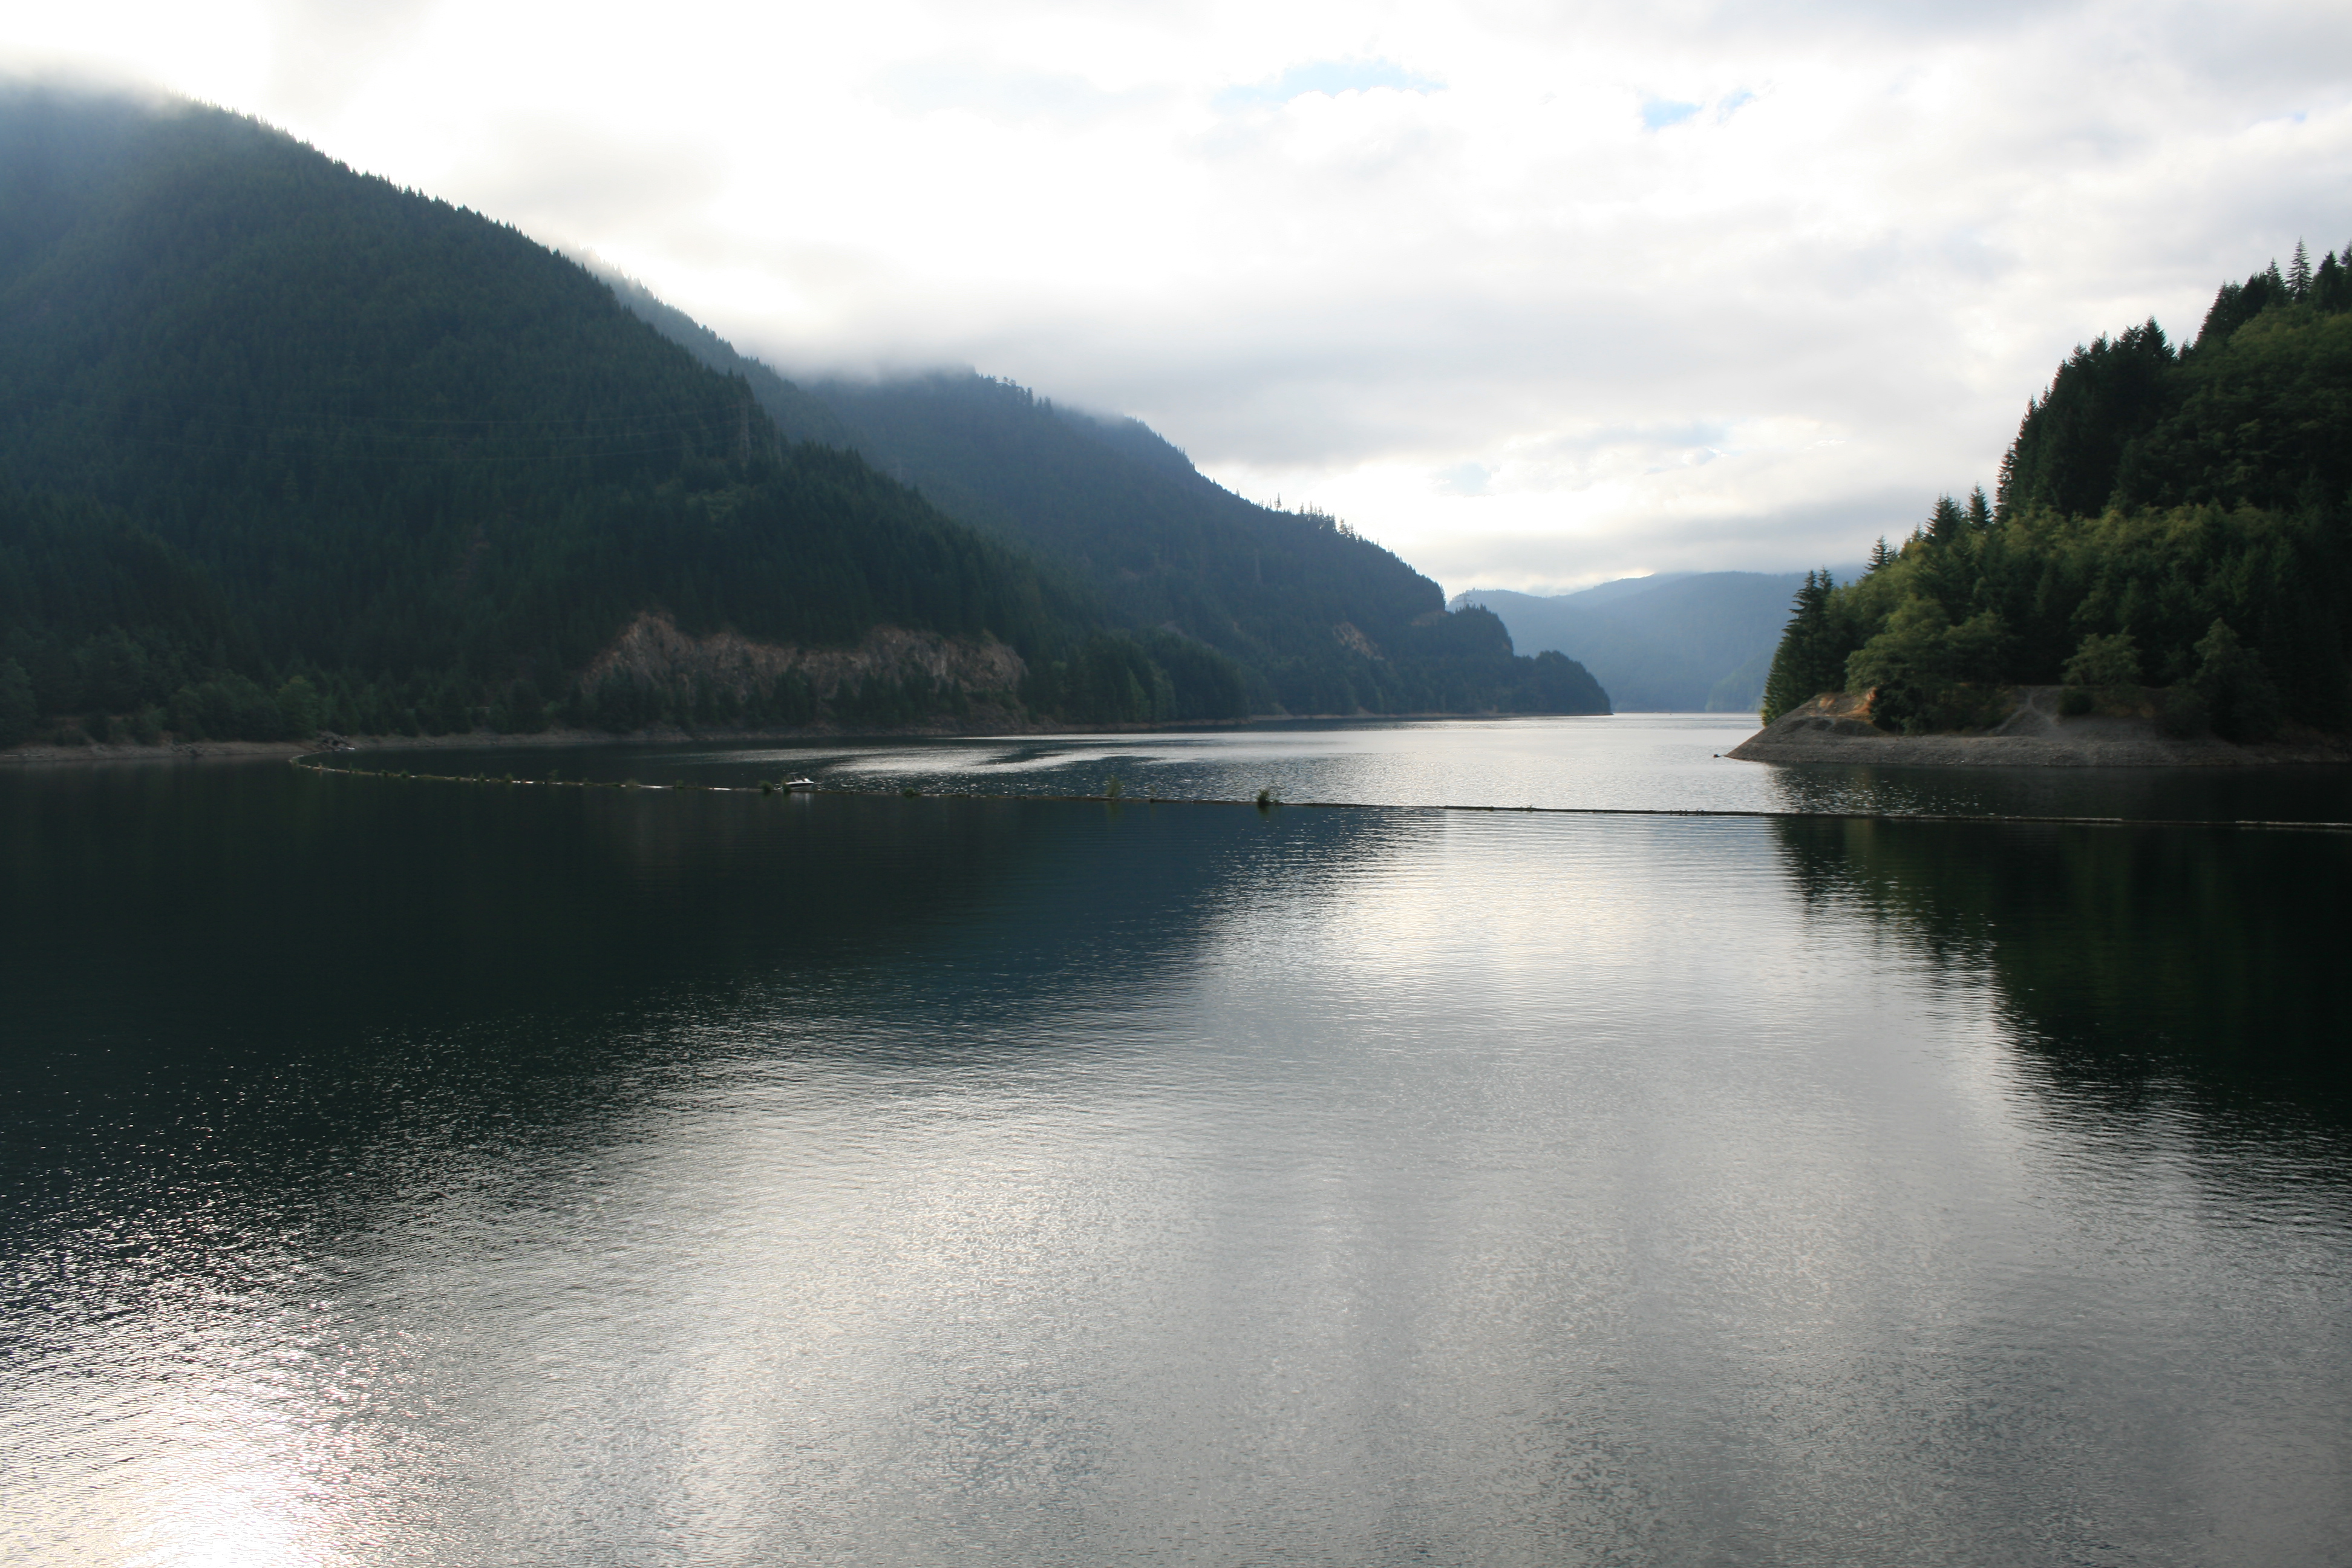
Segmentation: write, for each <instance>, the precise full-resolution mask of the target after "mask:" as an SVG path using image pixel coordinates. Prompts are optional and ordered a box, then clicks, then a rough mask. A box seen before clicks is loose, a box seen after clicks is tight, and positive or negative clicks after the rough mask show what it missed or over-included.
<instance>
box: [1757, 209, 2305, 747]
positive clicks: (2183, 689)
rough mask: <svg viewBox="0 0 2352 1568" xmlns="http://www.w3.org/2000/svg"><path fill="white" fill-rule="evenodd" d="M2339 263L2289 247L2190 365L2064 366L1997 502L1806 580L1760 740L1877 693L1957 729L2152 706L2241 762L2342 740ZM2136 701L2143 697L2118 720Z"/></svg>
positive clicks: (2005, 463) (2153, 340) (2221, 300)
mask: <svg viewBox="0 0 2352 1568" xmlns="http://www.w3.org/2000/svg"><path fill="white" fill-rule="evenodd" d="M2347 531H2352V263H2347V258H2344V257H2339V256H2337V255H2336V254H2335V253H2333V252H2331V253H2329V254H2328V255H2326V256H2325V257H2323V258H2321V260H2320V262H2319V263H2318V265H2317V266H2313V265H2311V263H2310V261H2309V259H2308V258H2307V256H2306V253H2305V250H2304V248H2303V247H2301V246H2300V245H2298V246H2297V247H2295V255H2294V262H2293V264H2292V265H2291V266H2290V267H2289V268H2286V269H2285V270H2284V271H2282V270H2281V269H2280V268H2278V267H2277V266H2276V265H2275V264H2273V266H2271V267H2270V268H2268V269H2267V270H2265V271H2263V272H2258V273H2256V274H2255V275H2254V276H2252V278H2249V279H2246V281H2245V282H2243V283H2242V284H2241V283H2231V284H2226V285H2224V286H2223V287H2222V289H2221V292H2220V293H2219V295H2218V296H2216V298H2215V299H2214V301H2213V305H2212V308H2211V310H2209V311H2208V312H2207V313H2206V317H2205V321H2204V323H2203V325H2202V327H2201V329H2200V331H2199V332H2198V334H2197V337H2196V339H2195V341H2194V342H2190V343H2189V344H2188V345H2187V346H2186V347H2181V348H2176V347H2175V346H2174V345H2173V344H2172V343H2171V342H2168V340H2167V339H2166V337H2165V334H2164V331H2163V330H2162V329H2161V328H2159V327H2158V325H2157V324H2156V323H2155V322H2154V321H2147V322H2146V323H2144V324H2142V325H2140V326H2137V327H2133V328H2131V329H2129V330H2127V331H2125V332H2123V333H2121V334H2120V335H2119V336H2117V337H2116V338H2113V339H2108V338H2101V339H2099V340H2098V341H2097V342H2094V343H2092V344H2090V345H2088V346H2087V347H2084V348H2078V349H2076V350H2075V351H2074V353H2073V354H2072V355H2070V356H2069V357H2068V358H2067V360H2066V362H2065V363H2063V364H2062V365H2060V366H2059V368H2058V374H2057V375H2056V377H2055V378H2054V379H2053V381H2052V382H2051V384H2050V387H2049V389H2048V390H2047V391H2046V392H2045V393H2044V394H2043V395H2042V396H2040V397H2038V398H2036V399H2034V400H2032V402H2030V403H2029V404H2028V405H2027V406H2026V411H2025V417H2024V420H2023V422H2022V423H2021V425H2020V426H2019V428H2018V433H2017V438H2016V440H2015V442H2014V443H2013V444H2012V445H2011V447H2010V449H2009V453H2008V455H2007V456H2006V457H2005V458H2003V459H2002V462H2001V472H2000V485H1999V489H1998V491H1997V493H1996V495H1995V496H1993V497H1990V498H1988V497H1987V496H1986V495H1985V494H1984V492H1983V491H1982V490H1981V489H1979V490H1978V491H1977V492H1976V493H1974V494H1972V495H1971V496H1969V499H1968V500H1967V501H1966V502H1960V501H1957V500H1953V499H1952V498H1950V497H1945V498H1943V499H1941V500H1938V501H1937V503H1936V505H1935V507H1934V509H1933V510H1932V512H1931V513H1930V515H1929V516H1928V518H1927V521H1925V523H1924V524H1923V525H1921V526H1920V527H1918V528H1917V529H1916V530H1914V531H1913V532H1912V533H1911V534H1910V536H1909V537H1908V538H1907V539H1906V540H1905V541H1904V542H1902V544H1901V545H1900V546H1899V547H1895V548H1890V547H1889V546H1888V545H1887V544H1886V542H1885V541H1884V540H1882V541H1880V542H1879V545H1878V548H1877V549H1876V550H1875V551H1874V552H1873V556H1872V559H1871V563H1870V565H1869V567H1868V569H1867V570H1866V571H1864V573H1863V574H1861V575H1860V576H1859V577H1857V578H1855V579H1854V580H1853V581H1851V582H1847V583H1843V584H1841V583H1838V582H1835V581H1834V580H1833V579H1832V576H1831V574H1828V573H1826V572H1822V573H1818V574H1811V575H1809V577H1808V579H1807V581H1806V584H1805V585H1804V586H1803V587H1802V588H1801V589H1800V590H1799V591H1798V594H1797V596H1796V606H1795V615H1794V616H1793V617H1792V618H1791V619H1790V623H1789V626H1788V628H1787V630H1786V632H1785V633H1784V634H1783V636H1782V637H1781V641H1780V648H1779V650H1778V652H1777V654H1776V655H1775V657H1774V660H1773V666H1772V671H1771V675H1770V677H1769V681H1768V683H1767V686H1766V691H1765V704H1764V718H1765V721H1766V722H1768V723H1769V722H1770V721H1772V720H1773V719H1775V718H1777V717H1779V716H1780V714H1781V713H1784V712H1787V711H1788V710H1790V709H1791V708H1794V707H1796V706H1797V705H1798V704H1800V703H1801V702H1803V701H1805V700H1808V699H1809V698H1811V697H1812V696H1814V695H1815V694H1816V693H1819V692H1823V691H1874V693H1875V696H1874V699H1873V702H1872V715H1873V717H1874V719H1875V721H1877V722H1878V723H1880V724H1881V725H1882V726H1885V727H1887V728H1895V729H1903V730H1906V731H1923V730H1937V729H1953V728H1965V727H1968V726H1969V725H1970V724H1972V723H1975V722H1979V721H1982V720H1983V719H1985V718H1987V717H1989V716H1990V714H1991V713H1992V712H1993V711H1994V710H1996V709H1997V708H1998V706H1999V702H1998V688H2000V686H2002V685H2003V684H2057V683H2064V684H2066V685H2067V686H2068V687H2070V688H2071V690H2070V692H2069V700H2070V702H2074V703H2076V704H2077V705H2078V706H2077V710H2087V708H2088V707H2089V706H2091V705H2093V704H2095V703H2096V702H2098V701H2100V700H2103V699H2102V697H2101V694H2102V693H2110V694H2112V693H2117V692H2119V691H2125V690H2129V689H2146V688H2159V689H2161V691H2160V693H2158V695H2157V696H2156V698H2155V699H2154V700H2155V702H2156V705H2157V709H2158V712H2159V714H2160V716H2161V717H2162V718H2164V720H2165V721H2166V722H2167V723H2168V725H2171V726H2173V727H2175V728H2177V729H2179V730H2181V731H2195V730H2200V729H2202V728H2205V727H2207V726H2209V725H2210V728H2211V729H2212V730H2213V731H2216V732H2218V733H2221V734H2222V735H2224V736H2226V737H2229V738H2231V739H2235V740H2260V739H2264V738H2267V737H2269V736H2270V735H2272V734H2273V733H2275V732H2276V731H2278V729H2279V728H2280V727H2281V725H2283V724H2285V723H2289V722H2300V723H2303V724H2306V725H2310V726H2314V727H2316V728H2319V729H2323V730H2336V731H2340V730H2342V729H2344V728H2345V727H2346V726H2347V723H2352V663H2347V657H2346V646H2345V625H2344V612H2345V606H2346V605H2347V589H2352V538H2348V537H2347ZM2146 699H2147V692H2146V691H2145V690H2141V691H2139V692H2137V694H2136V695H2135V696H2134V697H2133V698H2132V699H2131V700H2146Z"/></svg>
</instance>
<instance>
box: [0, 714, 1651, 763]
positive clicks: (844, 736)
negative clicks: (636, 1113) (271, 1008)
mask: <svg viewBox="0 0 2352 1568" xmlns="http://www.w3.org/2000/svg"><path fill="white" fill-rule="evenodd" d="M1610 717H1612V715H1610V714H1606V713H1284V714H1265V713H1261V714H1255V715H1253V716H1251V717H1249V718H1246V719H1194V720H1185V721H1170V722H1167V723H1142V724H1059V723H1051V722H1047V723H1035V722H1032V723H1026V724H1018V725H1013V724H997V725H980V726H951V725H944V724H941V725H922V724H907V725H897V726H893V727H891V728H887V729H874V730H866V729H856V728H838V727H835V726H833V725H829V724H817V725H803V726H797V727H793V728H790V729H764V730H694V731H688V730H680V729H675V728H668V727H665V728H661V729H655V730H635V731H629V732H628V733H626V734H614V733H613V732H612V731H608V730H540V731H529V732H517V733H513V734H502V733H500V732H499V731H495V730H474V731H467V732H466V733H463V734H446V735H339V734H335V733H333V732H331V731H325V730H321V731H319V732H318V733H317V734H316V735H314V736H312V737H311V738H310V739H309V740H305V741H167V742H158V743H157V744H155V745H152V746H146V745H141V744H139V743H138V742H119V741H92V742H89V743H88V744H86V745H79V746H58V745H50V744H45V743H41V742H29V741H28V742H24V743H22V744H20V745H16V746H9V747H6V748H5V749H0V767H67V766H75V765H96V764H99V763H138V764H149V763H194V762H233V761H259V760H267V759H270V758H279V759H289V758H294V757H303V756H310V755H313V754H319V755H327V754H335V753H342V752H431V751H505V750H509V749H511V750H516V751H530V750H533V749H540V748H546V747H551V746H667V745H692V744H697V743H706V744H727V745H733V744H741V743H747V742H763V741H766V742H783V741H814V742H825V741H891V740H952V739H956V738H958V737H963V738H966V739H971V740H986V739H1023V738H1027V737H1030V736H1050V735H1154V734H1169V733H1180V732H1182V733H1189V732H1192V731H1228V730H1247V729H1253V728H1258V727H1265V728H1277V727H1280V726H1282V725H1286V724H1330V723H1353V722H1396V723H1402V722H1412V723H1427V722H1429V721H1432V720H1467V721H1491V720H1496V719H1606V718H1610Z"/></svg>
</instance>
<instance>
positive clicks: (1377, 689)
mask: <svg viewBox="0 0 2352 1568" xmlns="http://www.w3.org/2000/svg"><path fill="white" fill-rule="evenodd" d="M613 282H614V291H615V293H616V294H617V295H618V296H619V297H620V298H621V299H622V300H624V301H625V303H627V304H628V305H629V307H630V308H631V309H632V310H636V311H638V312H639V313H640V314H641V315H643V316H644V317H645V318H646V321H649V322H650V323H652V324H653V325H654V326H655V327H656V328H657V329H658V330H659V331H662V332H663V333H665V334H666V335H667V336H668V337H670V338H671V339H672V341H674V342H677V343H679V344H680V345H681V346H683V347H685V348H686V349H687V350H688V352H689V353H693V354H694V355H696V357H698V359H700V360H702V362H703V363H706V364H709V365H710V366H712V367H713V368H715V369H719V370H721V371H724V372H726V373H727V374H730V375H735V376H740V377H741V378H742V380H743V382H744V384H746V385H748V386H749V387H751V391H752V393H753V395H755V396H756V397H758V398H759V399H760V401H761V406H762V408H764V409H765V410H766V411H767V412H768V414H769V416H771V417H772V419H773V420H774V421H775V422H776V424H777V426H778V427H779V428H781V429H782V430H783V431H785V432H786V433H788V434H789V435H791V436H793V437H795V438H798V439H803V440H811V441H826V442H835V441H837V442H842V443H845V444H846V445H848V446H849V447H852V448H853V449H855V450H856V451H857V452H858V453H859V454H860V455H862V456H863V457H865V458H866V459H867V460H868V461H870V462H871V463H873V464H874V465H875V466H876V467H877V468H881V469H882V470H883V471H885V472H886V473H888V474H889V475H891V476H892V477H893V478H896V479H902V480H904V481H905V482H907V483H908V484H911V485H913V486H915V487H916V488H917V489H919V490H920V491H921V492H922V493H923V494H924V495H925V496H926V497H928V498H929V500H932V501H933V502H935V503H936V504H937V505H938V506H939V507H940V509H941V510H943V511H945V512H946V513H947V514H948V515H949V516H950V517H953V518H955V519H956V520H958V521H961V522H965V523H968V524H970V525H971V526H972V527H974V528H977V529H980V530H982V531H985V532H987V533H989V534H991V535H992V536H994V537H996V538H998V539H1002V540H1003V541H1005V542H1008V543H1012V544H1014V545H1017V546H1019V547H1020V548H1022V549H1023V550H1024V551H1025V552H1029V553H1031V554H1032V555H1034V557H1035V558H1036V559H1037V560H1039V561H1040V562H1042V563H1045V566H1046V567H1047V568H1048V569H1049V570H1051V571H1055V572H1059V573H1062V574H1066V577H1067V578H1068V579H1069V580H1070V581H1072V582H1074V583H1076V584H1081V585H1083V587H1084V588H1085V589H1086V590H1087V591H1090V592H1091V593H1093V594H1094V595H1098V596H1099V598H1100V600H1101V601H1102V602H1103V603H1104V604H1105V605H1108V606H1109V608H1110V611H1111V613H1112V615H1113V616H1114V618H1115V619H1116V620H1117V622H1118V624H1119V625H1120V626H1124V627H1127V628H1129V629H1130V630H1131V631H1133V632H1135V633H1136V634H1138V635H1140V636H1146V637H1158V638H1163V639H1164V638H1175V639H1180V640H1181V641H1183V642H1191V643H1194V644H1198V645H1200V646H1202V647H1205V648H1209V649H1213V650H1214V651H1215V652H1216V653H1218V654H1220V655H1222V656H1224V657H1226V658H1232V659H1234V661H1236V662H1237V663H1238V665H1239V666H1240V668H1241V669H1242V670H1243V672H1244V678H1245V679H1246V681H1247V698H1248V704H1249V707H1250V709H1251V710H1253V711H1259V712H1265V711H1276V710H1281V711H1288V712H1292V713H1351V712H1358V711H1363V712H1374V713H1383V712H1387V713H1398V712H1461V711H1468V710H1478V709H1500V710H1521V711H1526V710H1534V711H1546V712H1571V713H1573V712H1604V711H1606V710H1607V709H1608V706H1609V697H1608V695H1607V694H1606V693H1605V692H1604V691H1603V689H1601V685H1598V684H1596V683H1595V682H1594V681H1593V680H1592V679H1591V676H1590V675H1589V673H1587V672H1586V671H1585V670H1583V669H1581V668H1578V667H1576V666H1575V665H1574V663H1573V661H1572V659H1568V658H1559V657H1555V658H1538V659H1528V658H1517V659H1514V658H1513V657H1512V654H1513V647H1512V638H1511V635H1510V633H1509V632H1508V631H1507V629H1506V627H1505V626H1504V624H1503V623H1502V622H1501V621H1500V620H1498V619H1496V617H1495V616H1492V615H1490V614H1488V613H1486V611H1485V610H1484V609H1482V608H1480V607H1478V606H1475V605H1474V606H1469V607H1467V608H1465V609H1464V610H1461V611H1459V612H1454V613H1449V612H1448V610H1447V608H1446V605H1445V603H1444V594H1443V592H1442V591H1441V590H1440V589H1439V588H1438V586H1437V584H1435V583H1433V582H1432V581H1431V580H1430V579H1428V578H1427V577H1424V576H1423V575H1422V574H1420V573H1418V572H1416V571H1414V570H1413V569H1412V567H1411V566H1409V565H1407V564H1406V563H1404V562H1402V561H1401V560H1399V559H1398V558H1397V557H1396V556H1395V555H1393V554H1391V552H1388V551H1386V550H1383V549H1381V547H1380V546H1379V545H1377V544H1374V543H1372V542H1370V540H1366V539H1361V538H1359V537H1357V536H1356V535H1355V534H1354V533H1353V532H1352V531H1350V530H1349V528H1348V527H1347V525H1346V524H1345V523H1343V522H1341V521H1339V520H1337V519H1334V518H1331V517H1328V516H1326V515H1324V514H1322V513H1319V512H1313V511H1307V512H1293V511H1283V510H1276V509H1274V508H1270V507H1265V506H1260V505H1258V504H1257V503H1255V502H1254V501H1250V500H1244V499H1243V498H1242V497H1240V496H1237V495H1235V494H1234V493H1233V492H1232V491H1230V490H1228V489H1224V488H1223V486H1221V485H1219V484H1217V483H1216V482H1215V481H1213V480H1212V479H1209V478H1208V477H1207V476H1205V475H1203V474H1202V473H1201V472H1200V471H1199V470H1198V469H1196V468H1193V466H1192V460H1191V459H1190V458H1186V457H1185V456H1184V454H1183V453H1182V452H1181V451H1180V450H1179V449H1177V448H1176V447H1174V446H1172V445H1171V444H1170V443H1169V442H1168V441H1166V440H1164V439H1163V438H1161V437H1160V436H1159V435H1158V434H1157V433H1156V432H1154V431H1152V430H1151V429H1150V427H1149V426H1145V425H1144V424H1142V423H1141V422H1140V421H1139V420H1135V419H1128V418H1118V417H1103V416H1097V415H1093V414H1089V413H1086V412H1083V411H1080V410H1076V409H1071V408H1065V407H1060V406H1057V405H1055V404H1054V403H1053V402H1052V401H1050V400H1049V399H1045V398H1041V397H1039V396H1037V395H1035V394H1034V393H1033V392H1031V391H1030V390H1028V389H1027V388H1025V387H1021V386H1016V385H1014V384H1011V383H1009V382H1004V381H998V380H993V379H991V378H989V377H986V376H982V375H980V374H976V373H973V372H971V371H954V372H935V373H932V374H926V375H919V376H908V377H900V378H896V379H890V380H883V381H874V382H861V381H848V380H827V381H821V382H815V383H813V384H809V385H808V386H806V387H803V386H801V385H798V384H794V383H793V382H791V381H788V380H786V379H785V378H783V377H782V376H781V375H778V374H776V373H775V372H774V371H772V369H770V368H769V367H767V366H766V365H764V364H761V363H759V362H757V361H755V360H752V359H751V358H749V357H747V356H745V355H743V354H740V353H738V352H737V351H736V350H735V349H734V348H733V347H732V346H731V345H730V344H728V343H727V342H725V341H724V340H722V339H720V338H719V336H718V335H717V334H715V333H713V332H711V331H709V330H708V329H707V328H704V327H702V326H700V325H699V324H698V323H696V322H695V321H692V320H691V319H690V318H688V317H687V316H686V315H685V314H684V313H683V312H681V311H678V310H675V309H673V308H671V307H669V306H667V305H665V304H663V303H662V302H661V301H660V300H657V299H656V298H655V297H654V296H653V295H652V294H650V293H649V292H648V291H647V290H646V289H644V288H643V287H642V286H639V285H637V284H635V283H633V282H631V281H630V280H628V279H618V278H616V279H613ZM1167 646H1169V645H1168V644H1166V643H1165V642H1160V643H1157V644H1155V647H1167ZM1527 651H1528V652H1530V653H1533V652H1537V651H1538V650H1537V649H1534V648H1529V649H1528V650H1527Z"/></svg>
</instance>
